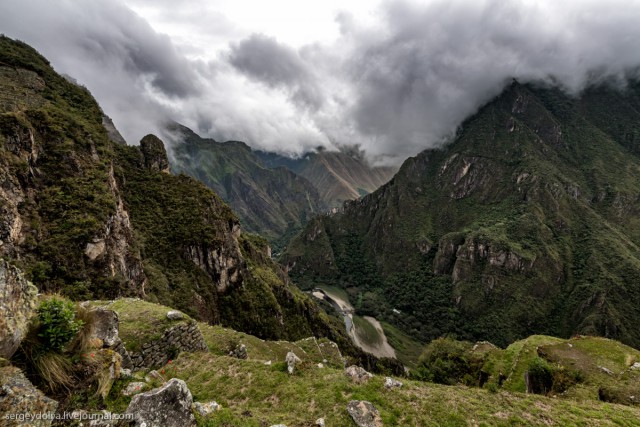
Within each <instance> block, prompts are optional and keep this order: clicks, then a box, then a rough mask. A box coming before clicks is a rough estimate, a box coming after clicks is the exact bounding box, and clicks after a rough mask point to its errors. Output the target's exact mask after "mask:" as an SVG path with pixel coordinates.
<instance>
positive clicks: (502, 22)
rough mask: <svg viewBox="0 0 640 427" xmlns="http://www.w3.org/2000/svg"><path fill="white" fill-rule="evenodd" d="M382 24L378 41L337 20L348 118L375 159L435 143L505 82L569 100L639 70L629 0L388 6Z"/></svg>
mask: <svg viewBox="0 0 640 427" xmlns="http://www.w3.org/2000/svg"><path fill="white" fill-rule="evenodd" d="M383 17H384V21H383V23H382V25H381V27H380V28H379V29H378V30H379V33H377V34H376V33H375V32H372V31H371V29H369V28H357V27H355V26H354V24H353V23H352V22H350V20H349V19H345V20H341V25H342V32H343V34H345V37H346V38H350V39H351V43H352V45H353V46H354V47H353V50H352V51H351V55H350V58H351V59H350V60H349V61H347V63H346V64H345V66H346V67H347V75H348V76H349V79H350V80H351V82H352V84H353V85H354V87H355V93H356V96H357V100H356V102H355V103H354V105H353V108H352V109H351V110H350V113H351V114H350V118H351V119H352V120H353V121H354V123H355V124H356V126H357V128H358V130H359V131H360V132H361V133H362V134H363V135H364V136H365V137H366V136H369V137H371V141H372V142H371V143H369V144H367V148H368V149H369V150H373V151H374V152H378V153H385V152H386V153H393V152H400V153H401V154H403V155H407V154H411V153H414V152H417V151H418V150H419V149H420V148H424V147H428V146H433V145H437V144H438V143H440V142H441V141H443V140H445V139H446V138H447V137H448V136H450V135H452V134H453V133H454V132H455V129H456V127H457V126H458V125H459V123H461V122H462V120H464V119H465V118H466V117H468V116H469V115H470V114H472V113H474V112H475V111H476V110H477V109H478V107H479V106H480V105H482V104H483V103H485V102H487V101H488V100H489V99H490V98H491V97H493V96H495V95H497V94H498V93H499V92H500V91H501V90H502V88H503V87H504V86H505V85H506V84H507V83H508V82H510V81H511V79H512V78H517V79H520V80H522V81H532V80H544V81H549V82H554V83H556V84H559V85H560V86H562V87H564V88H565V89H566V90H568V91H570V92H573V93H575V92H577V91H579V90H580V89H582V88H583V87H584V85H585V84H587V83H588V82H589V79H591V80H593V79H594V78H598V77H599V78H614V79H615V78H617V79H620V78H622V77H623V76H624V75H626V74H628V73H629V72H633V70H634V69H637V68H635V67H637V65H638V64H640V50H638V49H637V48H636V47H635V46H637V41H638V40H640V27H639V26H638V25H637V22H638V20H639V19H640V3H638V2H613V3H611V2H607V3H606V4H604V3H598V2H590V1H582V2H556V3H552V2H539V3H532V2H518V1H513V2H506V1H497V0H496V1H477V2H450V1H446V2H444V1H436V2H431V3H429V4H428V5H426V6H425V5H420V6H418V5H414V4H412V3H407V2H389V3H386V4H385V8H384V12H383ZM365 139H366V138H365Z"/></svg>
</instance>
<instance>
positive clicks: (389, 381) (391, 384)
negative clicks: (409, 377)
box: [384, 377, 402, 390]
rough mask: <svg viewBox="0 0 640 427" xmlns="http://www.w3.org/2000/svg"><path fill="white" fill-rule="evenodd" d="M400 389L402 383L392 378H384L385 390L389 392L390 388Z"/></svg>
mask: <svg viewBox="0 0 640 427" xmlns="http://www.w3.org/2000/svg"><path fill="white" fill-rule="evenodd" d="M396 387H397V388H400V387H402V383H401V382H400V381H398V380H396V379H394V378H390V377H386V378H385V379H384V388H386V389H387V390H391V389H392V388H396Z"/></svg>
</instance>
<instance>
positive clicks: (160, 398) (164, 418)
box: [125, 378, 196, 427]
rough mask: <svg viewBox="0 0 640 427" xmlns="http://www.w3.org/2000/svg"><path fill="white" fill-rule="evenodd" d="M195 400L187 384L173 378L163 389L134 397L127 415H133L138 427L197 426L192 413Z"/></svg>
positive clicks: (135, 424) (134, 424) (126, 412)
mask: <svg viewBox="0 0 640 427" xmlns="http://www.w3.org/2000/svg"><path fill="white" fill-rule="evenodd" d="M192 404H193V398H192V397H191V392H190V391H189V388H188V387H187V384H186V383H185V382H184V381H182V380H179V379H176V378H173V379H172V380H170V381H169V382H168V383H166V384H165V385H163V386H162V387H159V388H156V389H153V390H151V391H148V392H146V393H140V394H137V395H135V396H134V397H133V399H132V400H131V403H130V404H129V407H128V408H127V410H126V411H125V414H132V415H133V416H134V418H135V419H134V422H133V423H132V424H131V425H133V426H138V427H187V426H195V425H196V420H195V417H194V416H193V414H192V413H191V405H192Z"/></svg>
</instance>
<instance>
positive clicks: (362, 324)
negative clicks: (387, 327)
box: [312, 287, 396, 358]
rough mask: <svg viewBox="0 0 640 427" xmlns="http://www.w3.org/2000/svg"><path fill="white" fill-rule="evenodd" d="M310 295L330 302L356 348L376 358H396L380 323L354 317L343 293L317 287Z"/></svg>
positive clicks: (366, 317) (371, 319) (351, 307)
mask: <svg viewBox="0 0 640 427" xmlns="http://www.w3.org/2000/svg"><path fill="white" fill-rule="evenodd" d="M312 295H313V296H314V297H316V298H318V299H320V300H328V301H329V302H331V304H332V305H333V306H334V307H335V309H336V311H337V312H338V313H339V314H340V315H341V316H343V318H344V324H345V327H346V331H347V334H349V336H350V337H351V339H352V340H353V343H354V344H355V345H356V346H357V347H359V348H360V349H362V350H364V351H365V352H367V353H370V354H373V355H374V356H376V357H388V358H395V357H396V352H395V350H394V349H393V347H391V346H390V345H389V342H388V341H387V337H386V335H385V333H384V330H383V328H382V325H380V322H378V321H377V320H376V319H375V318H374V317H370V316H364V317H360V316H357V315H355V314H354V313H355V309H354V308H353V306H352V305H351V303H350V302H349V301H348V296H347V295H346V294H345V293H344V292H340V291H339V289H336V288H329V287H319V288H317V290H314V291H313V292H312Z"/></svg>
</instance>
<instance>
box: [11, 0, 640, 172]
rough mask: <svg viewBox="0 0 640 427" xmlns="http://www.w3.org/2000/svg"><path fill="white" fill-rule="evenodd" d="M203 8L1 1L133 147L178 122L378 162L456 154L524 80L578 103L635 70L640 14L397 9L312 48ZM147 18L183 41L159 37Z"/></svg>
mask: <svg viewBox="0 0 640 427" xmlns="http://www.w3.org/2000/svg"><path fill="white" fill-rule="evenodd" d="M205 3H206V2H205V1H204V0H200V1H193V2H185V3H184V4H181V5H180V8H179V10H178V11H176V12H175V13H174V15H175V18H172V14H171V10H170V8H176V4H175V3H173V2H160V3H157V2H156V3H154V2H145V1H144V0H138V1H131V2H121V1H113V0H95V1H89V2H74V1H60V2H49V1H43V0H19V1H18V0H5V1H3V2H2V3H1V4H0V32H2V33H4V34H6V35H7V36H9V37H13V38H18V39H20V40H23V41H25V42H27V43H29V44H31V45H32V46H34V47H35V48H36V49H38V50H39V51H40V52H41V53H42V54H43V55H45V56H46V57H47V58H48V59H49V60H50V61H51V63H52V65H53V66H54V67H55V68H56V70H57V71H58V72H61V73H65V74H69V75H71V76H72V77H74V78H75V79H77V80H78V81H79V82H80V83H81V84H83V85H85V86H86V87H87V88H88V89H89V90H90V91H91V92H92V93H93V94H94V96H95V97H96V99H97V100H98V102H99V103H100V104H101V106H102V107H103V109H104V111H105V113H106V114H108V115H109V116H111V117H112V119H113V120H114V122H115V124H116V126H117V127H118V129H119V130H120V131H121V133H122V134H123V136H124V137H125V139H126V140H127V141H128V142H129V143H132V144H135V143H137V141H138V140H139V139H140V138H141V137H142V136H143V135H145V134H147V133H149V132H159V131H160V127H161V124H162V123H163V122H165V121H166V120H175V121H178V122H181V123H183V124H185V125H186V126H188V127H190V128H192V129H193V130H194V131H196V132H198V133H200V134H202V135H203V136H209V137H212V138H214V139H216V140H228V139H237V140H243V141H245V142H247V143H248V144H249V145H251V146H253V147H255V148H258V149H263V150H269V151H275V152H278V153H282V154H287V155H291V156H296V155H300V154H302V153H304V152H306V151H309V150H311V149H313V148H314V147H317V146H324V147H326V148H327V149H336V148H337V147H338V146H342V145H351V144H358V145H360V146H361V147H362V149H364V150H365V151H366V153H367V155H368V156H369V157H370V158H371V159H375V160H377V161H379V162H381V163H398V162H401V161H402V160H404V159H405V158H406V157H408V156H411V155H414V154H416V153H418V152H420V151H422V150H424V149H426V148H430V147H436V146H439V145H441V144H443V143H446V141H447V140H448V139H449V138H450V137H451V135H453V134H455V131H456V129H457V127H458V126H459V125H460V123H461V122H462V121H463V120H464V119H465V118H467V117H468V116H469V115H471V114H473V113H474V112H476V111H477V110H478V108H479V107H480V106H482V105H483V104H484V103H486V102H487V101H489V100H490V99H491V98H492V97H494V96H496V95H497V94H499V93H500V91H501V90H502V89H503V88H504V87H505V86H506V85H507V84H508V83H509V82H510V81H511V80H512V79H514V78H515V79H518V80H519V81H521V82H532V81H544V82H546V83H550V84H554V85H557V86H560V87H562V88H563V89H565V90H566V91H567V92H569V93H572V94H577V93H579V92H580V91H581V90H582V89H583V88H584V87H585V86H586V85H588V84H590V83H595V82H598V81H615V82H618V84H621V85H623V84H624V81H625V80H626V79H627V78H629V77H633V76H637V75H638V65H640V50H639V49H638V48H637V41H638V40H640V26H638V25H637V23H638V22H640V1H617V0H612V1H609V2H606V3H605V2H599V1H589V0H583V1H563V2H557V1H538V2H533V1H508V2H505V1H496V0H486V1H429V2H419V3H418V2H411V1H404V2H402V1H387V2H382V3H380V4H379V5H378V6H377V7H376V8H375V13H374V14H373V15H371V16H372V17H373V18H371V17H370V18H369V19H360V16H359V15H358V14H354V13H351V12H350V11H349V10H348V8H347V9H345V10H342V11H340V12H337V13H335V14H334V16H335V18H334V21H333V22H332V25H333V26H334V27H335V32H336V34H337V35H336V36H335V37H333V38H332V39H331V38H329V39H330V40H329V41H327V39H323V40H321V41H318V42H310V43H305V44H303V45H295V43H291V42H290V41H285V40H279V39H278V38H276V37H275V36H273V35H271V34H267V33H264V32H252V30H251V28H244V27H242V26H241V25H240V24H236V23H234V22H232V21H230V20H229V19H228V18H226V17H225V16H224V13H223V12H221V11H219V10H211V8H207V7H206V6H205ZM141 4H142V5H143V6H144V7H145V8H146V9H144V10H150V11H151V12H149V13H150V15H148V16H152V15H153V13H155V15H153V16H156V15H158V14H163V15H162V16H163V17H164V18H163V19H165V20H168V19H176V20H178V19H181V21H180V22H179V23H180V25H181V27H180V28H183V29H184V28H186V29H187V30H186V32H185V30H183V32H182V33H181V35H180V36H177V35H175V34H174V35H173V36H171V35H169V34H167V33H163V32H161V31H160V30H157V29H155V27H154V26H153V25H152V24H151V23H150V21H149V20H148V19H146V18H145V14H142V13H137V12H136V11H134V9H136V10H141V9H140V8H141ZM274 5H275V6H274V7H277V2H275V3H274ZM346 7H348V6H346ZM200 10H202V11H203V12H202V13H199V11H200ZM220 10H222V9H220ZM152 12H153V13H152ZM285 12H286V11H285ZM207 13H208V14H209V15H207ZM247 13H250V11H247ZM198 15H201V16H200V18H199V19H194V17H196V16H198ZM191 22H193V24H190V23H191ZM176 25H177V24H176ZM189 25H193V27H192V31H193V33H190V32H189V28H191V27H189ZM191 34H193V36H191ZM214 41H215V43H214ZM214 44H215V45H216V48H215V49H213V48H212V49H211V50H207V47H206V46H208V45H211V46H213V45H214Z"/></svg>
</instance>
